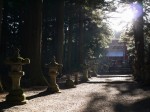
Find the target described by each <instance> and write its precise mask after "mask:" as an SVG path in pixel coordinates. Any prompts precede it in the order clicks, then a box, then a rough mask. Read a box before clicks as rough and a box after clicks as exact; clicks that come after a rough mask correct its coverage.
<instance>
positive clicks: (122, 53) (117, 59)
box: [106, 39, 127, 66]
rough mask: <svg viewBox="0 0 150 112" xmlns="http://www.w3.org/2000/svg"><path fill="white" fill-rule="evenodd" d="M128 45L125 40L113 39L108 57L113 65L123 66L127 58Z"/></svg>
mask: <svg viewBox="0 0 150 112" xmlns="http://www.w3.org/2000/svg"><path fill="white" fill-rule="evenodd" d="M126 51H127V47H126V44H125V43H124V42H119V40H118V39H113V40H112V42H111V43H110V44H109V47H108V48H107V54H106V57H107V59H108V60H109V63H110V64H111V65H112V66H121V65H122V64H123V62H125V61H126V60H127V52H126Z"/></svg>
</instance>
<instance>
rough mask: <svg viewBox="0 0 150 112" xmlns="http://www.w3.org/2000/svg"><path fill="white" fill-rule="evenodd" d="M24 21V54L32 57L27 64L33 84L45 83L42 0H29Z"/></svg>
mask: <svg viewBox="0 0 150 112" xmlns="http://www.w3.org/2000/svg"><path fill="white" fill-rule="evenodd" d="M28 2H29V3H28V10H27V13H26V16H25V20H24V21H25V23H24V38H23V54H24V56H25V57H28V58H30V60H31V63H30V64H29V65H26V66H27V68H28V75H29V77H30V78H31V81H32V83H33V84H43V83H44V80H43V78H42V70H41V39H42V0H36V1H34V0H32V1H30V0H29V1H28Z"/></svg>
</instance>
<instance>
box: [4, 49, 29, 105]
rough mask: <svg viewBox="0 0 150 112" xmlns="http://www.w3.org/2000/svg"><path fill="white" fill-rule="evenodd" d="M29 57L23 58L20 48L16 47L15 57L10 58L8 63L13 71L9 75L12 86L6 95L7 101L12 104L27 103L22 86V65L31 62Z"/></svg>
mask: <svg viewBox="0 0 150 112" xmlns="http://www.w3.org/2000/svg"><path fill="white" fill-rule="evenodd" d="M29 63H30V60H29V59H28V58H25V59H24V58H22V57H20V54H19V49H15V53H14V57H12V58H8V59H7V60H6V64H8V65H10V67H11V71H10V73H9V76H10V78H11V80H12V88H11V91H10V92H9V94H8V95H7V96H6V102H8V103H10V104H17V105H20V104H25V103H26V102H27V100H26V97H25V95H24V93H23V90H22V89H21V87H20V80H21V77H22V76H23V75H24V72H23V71H22V65H24V64H29Z"/></svg>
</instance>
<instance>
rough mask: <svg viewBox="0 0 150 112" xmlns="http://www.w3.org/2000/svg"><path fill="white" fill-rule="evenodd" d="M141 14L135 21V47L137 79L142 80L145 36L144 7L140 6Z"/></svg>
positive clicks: (139, 2)
mask: <svg viewBox="0 0 150 112" xmlns="http://www.w3.org/2000/svg"><path fill="white" fill-rule="evenodd" d="M138 4H140V6H142V0H139V1H138ZM139 12H141V15H140V16H139V17H138V18H137V20H136V21H135V22H134V39H135V49H136V63H137V65H136V67H137V68H136V70H137V74H136V77H135V78H137V80H141V77H142V76H141V75H142V72H143V71H142V70H143V66H144V36H143V7H141V8H139Z"/></svg>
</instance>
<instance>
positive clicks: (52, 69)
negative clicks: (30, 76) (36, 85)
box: [46, 57, 62, 93]
mask: <svg viewBox="0 0 150 112" xmlns="http://www.w3.org/2000/svg"><path fill="white" fill-rule="evenodd" d="M46 66H47V67H48V69H49V73H48V74H49V77H50V84H49V87H48V88H47V92H50V93H59V92H60V90H59V86H58V84H57V83H56V77H57V74H58V70H59V69H60V68H61V67H62V64H58V63H57V62H56V60H55V57H53V59H52V61H51V62H50V63H49V64H48V65H46Z"/></svg>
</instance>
